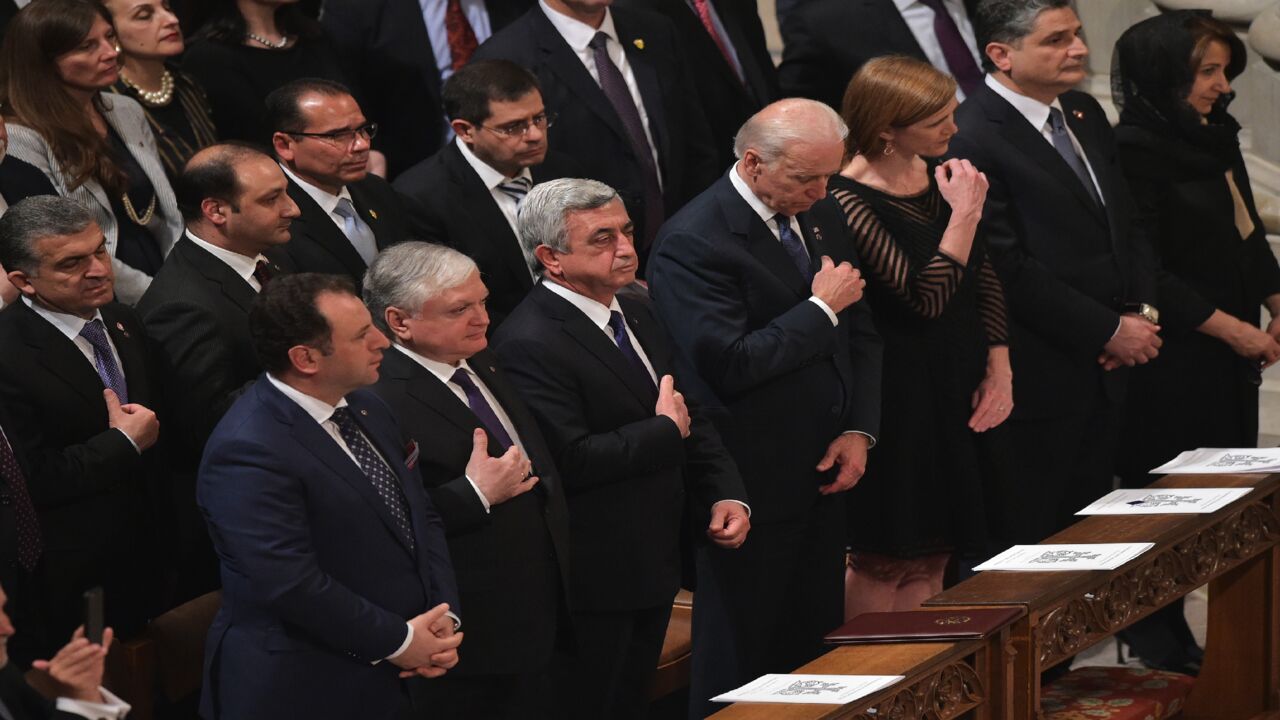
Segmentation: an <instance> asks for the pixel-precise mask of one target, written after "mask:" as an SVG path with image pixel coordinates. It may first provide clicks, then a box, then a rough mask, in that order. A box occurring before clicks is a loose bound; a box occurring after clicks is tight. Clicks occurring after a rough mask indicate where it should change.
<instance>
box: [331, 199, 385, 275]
mask: <svg viewBox="0 0 1280 720" xmlns="http://www.w3.org/2000/svg"><path fill="white" fill-rule="evenodd" d="M333 211H334V212H335V213H337V214H338V215H340V216H341V217H342V224H343V230H342V234H344V235H346V236H347V239H348V240H350V241H351V247H353V248H355V249H356V252H357V253H359V254H360V257H361V259H363V260H364V264H365V265H370V264H372V263H373V259H374V258H375V257H377V255H378V240H377V238H375V237H374V236H373V229H372V228H370V227H369V226H368V225H367V224H366V223H365V221H364V220H362V219H360V213H357V212H356V207H355V206H354V205H352V204H351V201H350V200H348V199H347V198H338V206H337V207H335V208H334V209H333Z"/></svg>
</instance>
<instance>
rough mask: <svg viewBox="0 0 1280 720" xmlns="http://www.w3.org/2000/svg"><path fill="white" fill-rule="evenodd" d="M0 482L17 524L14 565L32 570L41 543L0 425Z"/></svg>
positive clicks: (15, 460) (24, 483)
mask: <svg viewBox="0 0 1280 720" xmlns="http://www.w3.org/2000/svg"><path fill="white" fill-rule="evenodd" d="M0 481H3V482H4V485H5V486H7V487H8V488H9V493H10V494H11V495H12V497H13V499H14V508H13V511H14V519H15V520H16V522H17V525H18V564H20V565H22V567H23V568H25V569H26V570H27V571H28V572H30V571H32V570H35V568H36V561H37V560H39V559H40V552H41V550H43V549H44V543H43V542H42V541H41V539H40V520H39V519H38V518H37V517H36V508H35V505H33V504H32V503H31V495H30V494H29V493H28V492H27V480H26V478H25V477H24V476H23V474H22V468H21V467H20V466H19V465H18V457H17V456H16V455H14V453H13V447H12V446H10V445H9V439H8V438H7V437H5V434H4V430H3V429H2V428H0Z"/></svg>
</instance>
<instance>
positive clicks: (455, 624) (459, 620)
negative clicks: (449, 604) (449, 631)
mask: <svg viewBox="0 0 1280 720" xmlns="http://www.w3.org/2000/svg"><path fill="white" fill-rule="evenodd" d="M445 615H448V616H449V617H450V618H452V619H453V631H454V632H458V630H459V629H460V628H461V627H462V618H460V617H458V616H457V615H454V614H453V611H449V612H447V613H445Z"/></svg>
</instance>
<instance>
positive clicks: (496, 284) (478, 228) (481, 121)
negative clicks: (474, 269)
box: [394, 60, 582, 332]
mask: <svg viewBox="0 0 1280 720" xmlns="http://www.w3.org/2000/svg"><path fill="white" fill-rule="evenodd" d="M444 107H445V112H446V113H447V114H448V116H449V121H450V123H451V124H452V126H453V131H454V134H455V138H454V141H453V142H452V143H450V144H449V145H447V146H445V148H444V149H442V150H441V151H440V152H438V153H436V154H435V155H433V156H432V157H430V158H428V159H426V160H424V161H422V162H420V163H418V164H417V165H415V166H413V167H412V168H410V169H409V170H407V171H406V172H405V173H404V174H402V175H401V176H400V177H398V178H396V181H395V183H394V185H395V189H396V190H398V191H399V192H400V193H401V195H402V196H403V197H404V200H405V203H404V204H405V207H406V210H407V211H408V213H409V229H410V233H411V234H412V235H413V238H414V239H415V240H424V241H427V242H433V243H439V244H441V245H448V246H449V247H452V248H454V249H457V250H460V251H462V252H464V253H466V254H467V255H470V256H471V258H472V259H473V260H475V261H476V265H477V266H479V268H480V274H481V276H482V277H483V278H484V283H485V285H486V286H487V287H488V288H489V301H488V303H487V306H486V308H487V310H488V311H489V331H490V332H492V331H493V330H495V329H497V327H498V325H500V324H501V323H502V321H503V319H505V318H506V317H507V315H508V314H509V313H510V312H511V311H512V310H513V309H515V306H516V305H519V304H520V301H521V300H523V299H524V296H525V295H527V294H528V293H529V291H530V290H532V289H533V274H532V273H531V272H530V271H529V264H528V261H527V260H526V259H525V256H524V252H523V251H522V250H521V249H520V241H519V240H518V238H517V237H516V213H517V212H518V211H519V208H520V203H521V202H522V201H523V200H524V196H525V193H527V192H529V188H531V187H533V185H534V184H536V183H540V182H546V181H547V180H555V179H557V178H562V177H580V176H581V175H582V171H581V168H580V167H579V166H578V164H577V163H576V162H574V161H573V159H572V158H569V157H568V156H566V155H563V154H560V153H555V152H551V153H548V152H547V135H548V132H549V128H550V127H551V125H552V124H553V123H554V122H555V117H554V116H553V115H551V114H549V113H548V112H547V109H546V106H544V105H543V102H542V92H541V91H540V90H539V88H538V80H537V78H535V77H534V76H533V73H530V72H529V71H528V70H525V69H524V68H522V67H520V66H519V65H516V64H515V63H513V62H510V61H508V60H477V61H475V62H472V63H471V64H469V65H467V66H466V67H463V68H461V69H460V70H458V71H457V72H455V73H454V74H453V75H452V76H450V77H449V79H448V81H446V82H445V86H444Z"/></svg>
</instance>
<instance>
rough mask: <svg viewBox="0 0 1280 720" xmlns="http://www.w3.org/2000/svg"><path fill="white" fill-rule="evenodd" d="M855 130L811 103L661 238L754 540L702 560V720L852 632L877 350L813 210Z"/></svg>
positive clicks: (678, 334) (659, 259) (747, 142)
mask: <svg viewBox="0 0 1280 720" xmlns="http://www.w3.org/2000/svg"><path fill="white" fill-rule="evenodd" d="M847 133H848V130H847V128H846V127H845V125H844V123H843V122H842V121H841V120H840V118H839V116H837V115H836V114H835V112H834V111H833V110H831V109H830V108H828V107H827V106H826V105H823V104H821V103H818V102H814V101H810V100H800V99H789V100H782V101H779V102H776V103H774V104H772V105H769V106H768V107H766V108H764V109H763V110H761V111H760V112H759V113H757V114H756V115H754V116H752V117H751V118H750V119H749V120H747V122H746V123H745V124H744V125H743V126H742V129H741V130H739V131H738V135H737V137H736V138H735V142H734V145H735V147H734V152H735V154H736V155H737V157H738V162H737V163H736V164H734V166H733V167H732V168H731V169H730V170H729V172H728V173H727V175H726V176H725V177H723V178H721V179H720V180H719V181H717V182H716V183H715V184H714V185H712V186H711V187H710V188H709V189H707V190H706V191H705V192H703V193H702V194H701V195H699V196H698V197H697V198H695V199H694V200H693V201H692V202H690V203H689V205H687V206H686V207H685V208H684V209H683V210H681V211H680V212H679V213H678V214H676V215H675V216H674V217H672V218H671V219H670V220H669V221H667V223H666V224H665V225H664V226H663V228H662V231H661V232H660V233H659V235H658V240H657V243H656V244H655V246H654V252H653V255H652V257H651V259H650V264H649V274H648V278H649V281H650V292H651V293H652V297H653V300H654V303H655V305H656V307H657V310H658V315H659V317H661V318H662V320H663V321H664V322H665V323H666V326H667V329H668V330H669V331H670V333H671V335H672V336H673V337H674V339H675V346H676V348H678V351H679V354H678V367H679V369H680V370H682V371H683V374H682V376H681V377H683V378H684V379H685V383H686V388H685V392H686V393H687V394H688V395H689V396H690V398H692V399H694V400H696V401H698V402H700V403H701V405H702V407H704V408H706V410H707V413H708V415H709V417H710V419H711V420H712V422H714V423H715V425H716V427H717V429H718V430H719V431H720V435H721V437H723V438H724V442H725V445H726V446H727V447H728V449H729V452H730V454H731V455H732V456H733V458H734V460H735V461H736V462H737V464H738V467H739V468H741V470H742V476H743V482H744V483H745V485H746V489H747V494H748V495H749V496H750V497H751V501H752V507H753V508H754V510H755V512H754V514H753V515H752V518H751V522H752V532H751V536H750V537H749V538H748V539H747V541H746V542H745V543H744V544H743V546H742V547H741V548H740V549H739V551H737V552H732V553H730V552H725V551H724V550H723V549H721V548H718V547H714V546H710V545H708V546H704V547H702V548H699V550H698V554H697V565H698V591H697V600H696V601H695V602H694V611H693V612H694V617H693V685H692V689H691V691H690V703H691V706H690V715H691V716H694V717H703V716H704V715H706V714H708V713H709V711H710V710H711V709H712V706H711V705H710V703H709V702H708V698H710V697H712V696H714V695H716V694H718V693H720V692H723V691H725V690H729V689H732V688H733V687H735V686H737V685H739V684H741V683H743V682H746V681H748V680H751V679H753V678H755V677H756V676H758V675H760V674H762V673H766V672H789V671H791V670H793V669H794V668H795V667H797V666H798V665H801V664H803V663H804V662H806V661H808V660H810V659H812V658H814V657H816V656H817V655H818V654H819V652H821V641H822V636H823V635H824V634H825V633H826V632H828V631H830V630H831V629H833V628H835V627H836V626H837V625H839V624H840V621H841V619H842V618H841V614H842V612H841V601H842V589H843V556H844V546H845V538H844V497H843V495H841V493H842V492H843V491H845V490H848V489H849V488H851V487H853V485H854V483H856V482H857V481H858V479H859V478H860V477H861V475H862V472H863V470H864V469H865V467H866V461H867V450H868V448H869V447H870V446H871V445H873V444H874V443H875V435H876V432H877V428H878V424H879V415H880V389H879V382H880V362H881V358H880V349H881V342H880V338H879V336H878V335H877V334H876V332H875V329H874V327H873V326H872V324H871V321H870V316H869V312H868V311H867V309H866V307H865V304H863V303H859V302H858V301H859V299H860V298H861V297H862V288H863V284H864V283H863V281H862V278H861V275H860V273H859V271H858V270H857V268H856V267H855V263H856V261H855V259H854V257H853V250H852V247H853V246H852V244H851V243H850V242H849V241H848V240H847V239H846V238H845V236H844V232H845V230H844V223H843V221H842V218H840V217H839V216H838V213H836V214H830V213H826V210H825V209H822V208H821V206H819V208H814V209H813V210H812V211H811V208H813V206H814V203H816V202H817V201H818V200H820V199H822V198H823V197H825V196H826V194H827V179H828V178H829V177H831V176H832V175H833V174H835V173H837V172H839V171H840V167H841V161H842V158H843V154H844V145H843V139H844V137H845V135H846V134H847Z"/></svg>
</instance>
